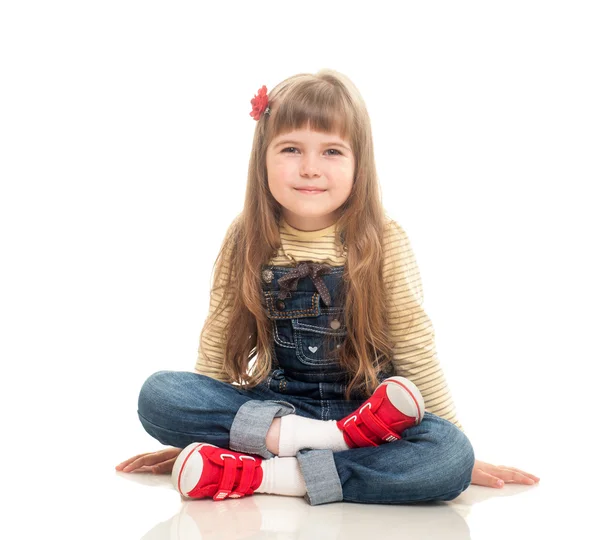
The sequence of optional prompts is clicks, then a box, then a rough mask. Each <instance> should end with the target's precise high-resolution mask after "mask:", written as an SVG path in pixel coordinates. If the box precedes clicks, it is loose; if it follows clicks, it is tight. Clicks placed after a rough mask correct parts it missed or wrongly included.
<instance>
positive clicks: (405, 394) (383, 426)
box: [337, 377, 425, 448]
mask: <svg viewBox="0 0 600 540" xmlns="http://www.w3.org/2000/svg"><path fill="white" fill-rule="evenodd" d="M424 414H425V402H424V400H423V396H422V395H421V392H419V389H418V388H417V387H416V385H415V384H414V383H412V382H411V381H409V380H408V379H406V378H404V377H390V378H388V379H385V381H383V382H382V383H381V384H380V385H379V386H378V387H377V388H376V389H375V392H374V393H373V395H372V396H371V397H370V398H369V399H368V400H367V401H366V402H365V403H364V404H363V405H361V406H360V407H359V409H358V410H357V411H354V412H353V413H352V414H349V415H348V416H346V418H342V419H341V420H338V422H337V426H338V428H339V429H340V430H341V431H342V432H343V434H344V440H345V441H346V444H347V445H348V446H349V447H350V448H358V447H363V446H379V445H380V444H383V443H385V442H392V441H397V440H399V439H401V438H402V437H400V433H402V432H403V431H404V430H405V429H406V428H409V427H411V426H415V425H417V424H420V423H421V420H423V416H424Z"/></svg>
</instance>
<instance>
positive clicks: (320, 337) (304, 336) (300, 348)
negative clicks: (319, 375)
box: [292, 307, 348, 366]
mask: <svg viewBox="0 0 600 540" xmlns="http://www.w3.org/2000/svg"><path fill="white" fill-rule="evenodd" d="M320 311H321V313H320V314H319V315H316V316H314V317H302V318H296V319H292V328H293V330H294V340H295V343H296V357H297V358H298V360H299V361H300V362H302V363H303V364H306V365H309V366H334V365H336V364H337V363H338V358H339V351H338V349H339V348H340V347H341V346H342V343H343V341H344V338H345V336H346V335H347V334H348V330H347V328H346V326H345V325H344V324H343V322H342V321H341V315H342V308H341V307H331V308H322V309H321V310H320Z"/></svg>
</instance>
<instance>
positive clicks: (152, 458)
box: [115, 448, 182, 474]
mask: <svg viewBox="0 0 600 540" xmlns="http://www.w3.org/2000/svg"><path fill="white" fill-rule="evenodd" d="M181 450H182V448H166V449H165V450H159V451H158V452H147V453H145V454H138V455H137V456H133V457H132V458H129V459H126V460H125V461H123V463H119V464H118V465H117V466H116V467H115V469H116V470H117V471H122V472H134V471H138V472H152V473H153V474H163V473H167V474H168V473H170V472H171V471H172V470H173V464H174V463H175V460H176V459H177V456H178V455H179V454H180V453H181Z"/></svg>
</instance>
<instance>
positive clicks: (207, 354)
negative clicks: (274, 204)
mask: <svg viewBox="0 0 600 540" xmlns="http://www.w3.org/2000/svg"><path fill="white" fill-rule="evenodd" d="M229 234H231V226H230V227H229V229H228V230H227V233H226V235H225V239H226V238H228V235H229ZM225 239H224V240H223V244H222V245H221V247H222V246H223V245H224V243H225ZM225 255H226V256H225V258H224V261H223V267H222V273H220V274H219V275H215V276H214V280H213V286H212V287H211V291H210V303H209V309H208V317H211V316H212V315H213V313H215V312H216V310H217V306H218V305H219V302H220V300H221V298H222V297H223V282H224V279H225V276H227V274H228V273H229V269H230V267H229V259H228V256H227V253H225ZM230 313H231V307H230V306H229V305H228V304H226V305H225V309H224V311H223V312H221V313H220V314H219V315H218V316H217V318H216V320H215V321H213V323H212V325H211V327H210V328H209V329H208V330H207V332H205V333H204V336H202V335H201V339H200V343H199V345H198V356H197V359H196V366H195V371H196V372H197V373H201V374H202V375H206V376H208V377H212V378H213V379H217V380H220V381H225V380H226V377H225V374H224V373H223V370H222V368H223V361H224V359H225V334H224V329H225V325H226V324H227V320H228V318H229V314H230ZM208 317H207V320H208Z"/></svg>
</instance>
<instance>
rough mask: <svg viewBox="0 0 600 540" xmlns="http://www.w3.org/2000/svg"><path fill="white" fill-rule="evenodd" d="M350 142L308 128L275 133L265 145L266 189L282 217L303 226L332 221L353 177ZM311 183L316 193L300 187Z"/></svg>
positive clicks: (311, 227)
mask: <svg viewBox="0 0 600 540" xmlns="http://www.w3.org/2000/svg"><path fill="white" fill-rule="evenodd" d="M354 164H355V160H354V155H353V154H352V150H351V149H350V143H349V141H347V140H344V139H341V138H340V137H338V136H337V135H334V134H330V133H320V132H318V131H312V130H310V129H302V130H295V131H290V132H289V133H285V134H282V135H278V136H277V137H275V138H274V139H273V140H272V141H271V144H269V146H268V148H267V175H268V181H269V189H270V191H271V194H272V195H273V197H275V200H276V201H277V202H278V203H279V204H281V212H282V215H283V217H284V219H285V220H286V221H287V222H288V223H289V224H290V225H291V226H292V227H294V228H296V229H300V230H302V231H316V230H318V229H324V228H325V227H329V226H330V225H333V224H334V223H335V222H336V221H337V219H338V217H339V212H338V208H339V207H340V206H341V205H342V204H344V202H345V201H346V199H347V198H348V196H349V195H350V191H351V190H352V184H353V181H354ZM310 187H312V188H315V189H317V190H319V191H318V192H317V193H309V192H306V191H301V189H307V188H310Z"/></svg>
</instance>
